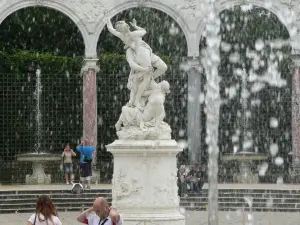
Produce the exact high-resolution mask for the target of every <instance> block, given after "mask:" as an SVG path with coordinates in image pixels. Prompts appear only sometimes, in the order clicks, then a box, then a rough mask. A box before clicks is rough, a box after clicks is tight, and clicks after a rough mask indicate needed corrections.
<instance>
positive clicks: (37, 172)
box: [25, 162, 51, 184]
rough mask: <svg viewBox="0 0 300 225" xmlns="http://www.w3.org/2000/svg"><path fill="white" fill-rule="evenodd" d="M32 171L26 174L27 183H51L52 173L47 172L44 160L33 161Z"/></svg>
mask: <svg viewBox="0 0 300 225" xmlns="http://www.w3.org/2000/svg"><path fill="white" fill-rule="evenodd" d="M32 171H33V173H32V174H31V175H29V174H27V175H26V180H25V182H26V184H51V175H50V174H45V170H44V165H43V162H33V163H32Z"/></svg>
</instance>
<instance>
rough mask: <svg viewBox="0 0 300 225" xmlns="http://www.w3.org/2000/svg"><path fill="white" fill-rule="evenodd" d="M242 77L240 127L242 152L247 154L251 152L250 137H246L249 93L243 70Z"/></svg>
mask: <svg viewBox="0 0 300 225" xmlns="http://www.w3.org/2000/svg"><path fill="white" fill-rule="evenodd" d="M241 76H242V93H241V101H242V108H243V110H242V118H241V119H242V124H241V125H242V127H243V133H242V135H243V143H242V144H243V148H242V150H243V152H244V151H246V152H249V151H251V149H252V148H251V147H252V145H251V143H252V141H251V140H249V138H250V137H248V132H247V130H248V117H249V116H250V115H248V97H249V91H248V89H247V84H248V74H247V73H246V71H245V70H243V73H242V74H241Z"/></svg>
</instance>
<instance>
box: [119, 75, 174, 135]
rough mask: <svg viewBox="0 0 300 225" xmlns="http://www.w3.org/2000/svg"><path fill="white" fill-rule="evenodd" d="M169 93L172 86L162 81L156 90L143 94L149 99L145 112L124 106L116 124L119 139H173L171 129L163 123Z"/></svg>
mask: <svg viewBox="0 0 300 225" xmlns="http://www.w3.org/2000/svg"><path fill="white" fill-rule="evenodd" d="M168 93H170V85H169V83H168V82H167V81H162V82H160V83H158V84H157V85H156V88H155V89H153V90H147V91H145V92H144V93H143V96H145V97H148V99H147V103H146V106H145V109H144V110H143V111H141V110H139V109H138V108H136V107H135V108H133V107H129V106H123V107H122V113H121V115H120V118H119V120H118V122H117V123H116V129H117V134H118V136H119V138H120V139H171V135H170V133H171V128H170V126H169V125H168V124H166V123H165V122H163V119H164V118H165V115H166V114H165V109H164V102H165V95H166V94H168ZM122 125H123V126H124V127H123V128H122Z"/></svg>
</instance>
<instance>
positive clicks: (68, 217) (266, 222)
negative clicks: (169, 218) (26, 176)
mask: <svg viewBox="0 0 300 225" xmlns="http://www.w3.org/2000/svg"><path fill="white" fill-rule="evenodd" d="M30 215H31V214H28V213H24V214H0V221H1V222H0V223H1V224H3V225H22V224H24V225H25V224H26V221H27V219H28V218H29V216H30ZM76 215H77V212H61V213H59V217H60V219H61V221H62V223H63V225H79V224H80V223H78V222H77V221H76V219H75V217H76ZM185 215H186V223H185V224H186V225H195V224H197V225H206V224H208V223H207V218H208V216H207V212H186V214H185ZM251 218H252V219H253V220H252V223H249V222H248V219H251ZM298 224H300V213H281V212H271V213H268V212H266V213H260V212H255V213H253V216H251V215H247V214H244V216H243V213H242V212H220V213H219V225H298ZM125 225H126V223H125ZM149 225H150V224H149Z"/></svg>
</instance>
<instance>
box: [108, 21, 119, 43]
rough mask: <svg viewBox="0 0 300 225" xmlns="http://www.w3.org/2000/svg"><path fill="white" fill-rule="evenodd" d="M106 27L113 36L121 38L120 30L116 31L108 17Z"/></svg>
mask: <svg viewBox="0 0 300 225" xmlns="http://www.w3.org/2000/svg"><path fill="white" fill-rule="evenodd" d="M107 29H108V30H109V32H110V33H112V34H113V35H114V36H116V37H118V38H121V36H122V34H121V32H119V31H117V30H116V29H115V28H114V27H113V25H112V23H111V20H110V19H108V20H107ZM121 39H122V38H121Z"/></svg>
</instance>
